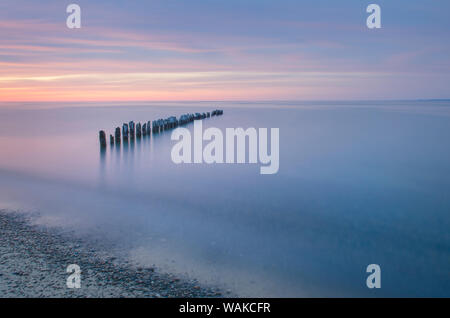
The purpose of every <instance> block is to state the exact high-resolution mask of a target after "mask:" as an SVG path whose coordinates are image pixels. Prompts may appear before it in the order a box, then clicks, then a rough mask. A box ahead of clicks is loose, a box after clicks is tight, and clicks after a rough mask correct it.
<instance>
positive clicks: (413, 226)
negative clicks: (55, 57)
mask: <svg viewBox="0 0 450 318" xmlns="http://www.w3.org/2000/svg"><path fill="white" fill-rule="evenodd" d="M84 106H87V107H84ZM215 108H223V109H224V110H225V113H224V115H223V116H220V117H212V118H209V119H205V120H204V121H203V126H204V128H207V127H218V128H221V129H223V131H225V128H227V127H230V128H231V127H232V128H235V127H243V128H248V127H256V128H260V127H265V128H271V127H278V128H280V170H279V172H278V173H277V174H274V175H260V173H259V169H260V165H259V164H256V165H255V164H244V165H243V164H240V165H237V164H235V165H230V164H213V165H207V164H200V165H199V164H190V165H189V164H182V165H175V164H174V163H173V162H172V161H171V158H170V152H171V148H172V146H173V144H174V142H173V141H171V140H170V132H165V133H162V134H159V135H152V137H151V138H144V139H141V140H140V141H139V140H136V142H135V143H129V144H128V146H125V145H124V144H123V143H122V145H121V146H120V147H118V148H117V147H114V148H112V149H111V148H110V147H109V145H108V148H107V150H106V152H105V153H102V152H100V151H99V145H98V130H99V129H105V130H106V132H107V135H109V134H110V133H111V134H112V133H113V131H114V130H113V129H114V128H115V127H116V126H121V125H122V123H123V122H128V121H130V120H134V121H135V122H138V121H141V122H146V121H147V120H153V119H156V118H160V117H162V118H165V117H167V116H170V115H175V116H177V117H178V116H179V115H181V114H183V113H186V112H197V111H198V112H206V111H211V110H213V109H215ZM187 127H188V128H189V129H190V130H192V129H193V126H192V125H189V126H187ZM449 137H450V101H408V102H406V101H405V102H310V103H294V102H273V103H269V102H265V103H222V102H221V103H188V102H186V103H147V104H135V105H120V104H115V105H102V104H95V103H91V104H84V105H75V104H64V105H59V104H50V105H38V104H0V149H1V156H0V207H7V208H10V209H21V210H25V211H37V212H39V215H40V216H41V219H40V220H41V222H43V223H45V224H49V225H58V226H63V227H67V228H68V229H71V230H74V231H75V232H76V233H78V234H79V235H82V236H87V237H91V238H93V239H94V238H95V239H101V240H105V241H109V242H111V243H112V244H113V245H115V246H116V247H117V250H122V251H126V252H127V254H128V257H130V258H131V259H133V260H134V261H136V262H139V263H142V264H144V265H152V264H155V265H156V266H158V267H159V268H161V269H163V270H167V271H173V272H177V273H181V274H184V273H186V274H187V275H190V276H193V277H197V278H199V279H200V280H202V281H204V282H207V283H211V284H219V285H223V286H224V288H226V289H231V290H233V291H235V292H237V293H238V294H239V295H243V296H447V297H448V296H450V270H449V268H450V234H449V228H450V213H449V212H450V199H449V195H448V194H449V193H450V181H449V178H448V176H449V175H450V165H449V162H450V148H449V147H448V140H449ZM372 263H376V264H380V266H381V270H382V288H381V289H379V290H369V289H368V288H367V287H366V284H365V281H366V277H367V275H368V274H367V273H366V271H365V269H366V266H367V265H368V264H372Z"/></svg>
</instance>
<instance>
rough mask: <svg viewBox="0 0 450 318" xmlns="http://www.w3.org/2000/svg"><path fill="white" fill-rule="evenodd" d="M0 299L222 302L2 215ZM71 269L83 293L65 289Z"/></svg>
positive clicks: (210, 291) (214, 293) (194, 285)
mask: <svg viewBox="0 0 450 318" xmlns="http://www.w3.org/2000/svg"><path fill="white" fill-rule="evenodd" d="M0 237H1V240H0V298H9V297H33V298H34V297H39V298H41V297H50V298H54V297H57V298H59V297H62V298H65V297H81V298H84V297H95V298H97V297H101V298H103V297H113V298H116V297H222V296H223V295H222V293H221V291H220V290H219V289H217V288H213V287H205V286H201V285H200V284H199V283H198V282H197V281H196V280H192V279H186V278H180V277H176V276H174V275H171V274H167V273H160V272H159V271H158V270H157V269H155V268H139V267H135V266H133V265H132V264H128V263H127V262H118V261H117V260H116V258H115V257H112V256H108V253H107V252H105V251H101V250H99V249H98V248H97V249H96V248H92V247H91V246H88V245H87V244H86V242H83V241H81V240H80V239H76V238H72V237H69V236H68V235H66V234H63V233H59V232H58V231H57V230H55V229H48V228H43V227H41V226H36V225H32V224H31V223H30V222H29V221H28V220H27V218H26V217H24V216H23V215H20V214H16V213H11V212H9V211H5V210H0ZM69 264H77V265H78V266H79V267H80V268H81V288H79V289H78V288H68V287H67V285H66V282H67V278H68V277H69V275H70V274H69V273H67V272H66V268H67V266H68V265H69Z"/></svg>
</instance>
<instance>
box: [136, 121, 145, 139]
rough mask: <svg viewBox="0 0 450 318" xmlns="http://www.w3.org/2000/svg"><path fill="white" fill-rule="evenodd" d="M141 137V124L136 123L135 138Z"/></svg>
mask: <svg viewBox="0 0 450 318" xmlns="http://www.w3.org/2000/svg"><path fill="white" fill-rule="evenodd" d="M144 125H145V124H144ZM141 136H142V127H141V123H137V125H136V137H138V138H141Z"/></svg>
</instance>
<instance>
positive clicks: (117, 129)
mask: <svg viewBox="0 0 450 318" xmlns="http://www.w3.org/2000/svg"><path fill="white" fill-rule="evenodd" d="M115 135H116V145H118V144H120V127H117V128H116V132H115Z"/></svg>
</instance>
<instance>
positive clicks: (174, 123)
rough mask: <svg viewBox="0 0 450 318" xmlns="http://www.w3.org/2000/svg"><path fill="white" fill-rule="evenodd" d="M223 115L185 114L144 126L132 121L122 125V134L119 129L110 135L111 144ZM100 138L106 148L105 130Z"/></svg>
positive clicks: (100, 133) (221, 111) (101, 132)
mask: <svg viewBox="0 0 450 318" xmlns="http://www.w3.org/2000/svg"><path fill="white" fill-rule="evenodd" d="M219 115H223V110H221V109H216V110H213V111H212V112H207V113H195V114H190V113H188V114H184V115H181V116H180V118H178V119H177V118H176V117H175V116H171V117H169V118H166V119H158V120H154V121H152V122H151V124H150V121H147V122H146V123H144V124H143V125H141V123H137V124H135V123H134V121H130V122H129V123H128V124H126V123H125V124H123V125H122V134H121V132H120V127H117V128H116V130H115V132H114V136H113V135H109V143H110V144H111V146H112V145H114V143H115V144H118V145H119V144H120V143H121V140H122V139H123V142H128V138H130V139H134V138H138V139H139V138H141V137H145V136H150V135H151V133H154V134H157V133H160V132H162V131H164V130H169V129H173V128H176V127H178V126H182V125H186V124H187V123H190V122H193V121H194V120H201V119H204V118H209V117H211V116H219ZM99 138H100V147H101V148H106V133H105V131H104V130H100V132H99Z"/></svg>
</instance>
